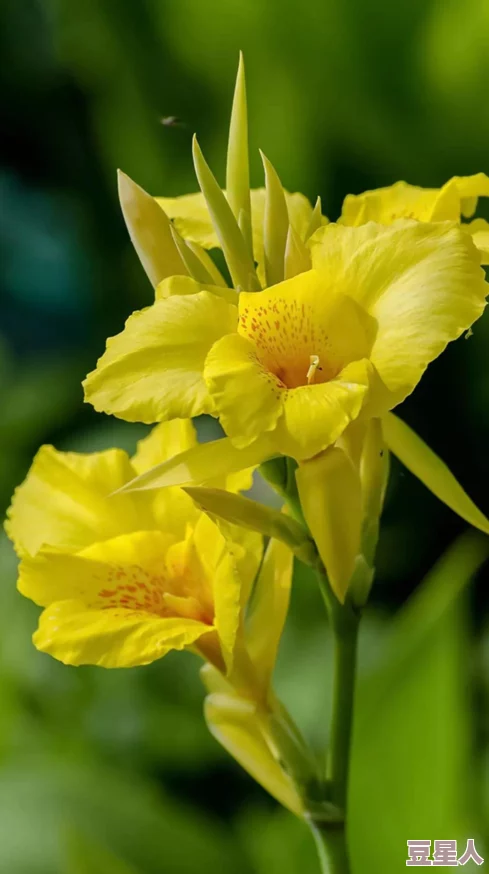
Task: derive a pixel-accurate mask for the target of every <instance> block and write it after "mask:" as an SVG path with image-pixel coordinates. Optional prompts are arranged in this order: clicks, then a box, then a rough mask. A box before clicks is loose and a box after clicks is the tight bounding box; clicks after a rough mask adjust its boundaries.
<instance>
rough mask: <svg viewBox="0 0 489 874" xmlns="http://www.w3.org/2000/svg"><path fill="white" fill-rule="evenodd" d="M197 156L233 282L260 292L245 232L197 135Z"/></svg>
mask: <svg viewBox="0 0 489 874" xmlns="http://www.w3.org/2000/svg"><path fill="white" fill-rule="evenodd" d="M193 156H194V166H195V173H196V175H197V179H198V181H199V185H200V188H201V190H202V194H203V195H204V197H205V199H206V203H207V207H208V210H209V213H210V216H211V219H212V223H213V225H214V228H215V231H216V234H217V236H218V238H219V242H220V244H221V248H222V250H223V252H224V256H225V258H226V262H227V265H228V267H229V272H230V274H231V277H232V280H233V285H234V286H235V288H239V289H241V290H243V291H257V290H258V289H259V288H260V284H259V282H258V278H257V275H256V272H255V265H254V262H253V260H252V258H251V256H250V253H249V252H248V248H247V246H246V243H245V240H244V237H243V234H242V233H241V231H240V229H239V226H238V223H237V221H236V219H235V217H234V215H233V212H232V210H231V207H230V206H229V203H228V202H227V200H226V198H225V196H224V194H223V192H222V191H221V189H220V187H219V185H218V183H217V182H216V179H215V177H214V175H213V173H212V172H211V169H210V167H209V165H208V164H207V162H206V160H205V158H204V156H203V154H202V151H201V149H200V146H199V144H198V142H197V138H196V137H194V140H193Z"/></svg>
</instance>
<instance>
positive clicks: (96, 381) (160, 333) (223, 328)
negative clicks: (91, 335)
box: [84, 291, 237, 424]
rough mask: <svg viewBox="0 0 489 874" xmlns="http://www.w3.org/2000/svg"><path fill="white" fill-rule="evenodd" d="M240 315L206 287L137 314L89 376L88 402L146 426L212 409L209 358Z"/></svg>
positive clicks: (127, 323) (110, 342)
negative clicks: (207, 376) (207, 375)
mask: <svg viewBox="0 0 489 874" xmlns="http://www.w3.org/2000/svg"><path fill="white" fill-rule="evenodd" d="M236 319H237V310H236V307H234V306H233V305H232V304H229V303H227V302H226V301H224V300H222V299H221V298H219V297H217V296H216V295H214V294H212V293H211V292H208V291H202V292H200V293H199V294H192V295H187V296H182V297H180V296H176V297H171V298H169V299H168V300H161V301H157V302H156V303H155V304H154V305H153V306H152V307H148V308H147V309H146V310H141V311H140V312H137V313H134V314H133V315H132V316H130V318H129V319H128V320H127V322H126V326H125V329H124V330H123V331H122V333H120V334H118V335H117V336H115V337H112V338H111V339H109V340H108V341H107V350H106V352H105V354H104V355H103V356H102V358H100V359H99V361H98V363H97V368H96V370H94V371H92V373H90V374H89V375H88V376H87V378H86V380H85V383H84V386H85V396H86V400H87V401H89V402H90V403H92V404H93V406H94V407H95V409H96V410H98V411H99V412H106V413H111V414H113V415H115V416H119V417H120V418H122V419H126V420H127V421H130V422H135V421H139V422H145V423H147V424H151V423H153V422H159V421H164V420H165V419H173V418H187V417H189V418H190V417H192V416H197V415H199V414H201V413H206V412H207V413H209V412H211V411H212V409H213V404H212V401H211V399H210V397H209V394H208V392H207V388H206V385H205V382H204V379H203V376H202V371H203V368H204V362H205V358H206V355H207V353H208V351H209V349H210V348H211V347H212V345H213V343H214V342H215V341H216V340H217V339H219V338H220V337H221V336H222V335H223V334H228V333H229V332H230V331H232V330H234V329H235V327H236Z"/></svg>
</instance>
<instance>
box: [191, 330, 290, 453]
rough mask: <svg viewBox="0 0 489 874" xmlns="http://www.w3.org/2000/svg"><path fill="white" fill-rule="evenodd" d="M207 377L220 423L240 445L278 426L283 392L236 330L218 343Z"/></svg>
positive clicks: (251, 347)
mask: <svg viewBox="0 0 489 874" xmlns="http://www.w3.org/2000/svg"><path fill="white" fill-rule="evenodd" d="M204 376H205V380H206V383H207V386H208V389H209V393H210V395H211V398H212V400H213V403H214V405H215V407H216V408H217V410H218V412H219V419H220V422H221V425H222V426H223V428H224V430H225V431H226V434H228V435H229V436H230V437H232V438H233V439H234V441H235V443H236V445H237V446H240V447H244V446H247V445H249V444H250V443H251V442H252V441H253V440H256V438H257V437H258V436H259V435H260V434H262V433H263V432H266V431H271V430H272V429H273V428H274V427H275V425H276V423H277V419H278V417H279V416H280V413H281V411H282V404H283V391H282V388H281V386H280V383H279V381H278V380H277V378H276V377H275V376H274V375H273V374H272V373H270V372H269V371H268V370H266V369H265V367H263V365H262V364H261V363H260V361H259V360H258V358H257V355H256V352H255V350H254V348H253V346H252V344H251V343H250V341H249V340H247V339H246V338H245V337H241V336H239V335H238V334H236V333H234V334H229V335H228V336H227V337H222V339H221V340H219V341H218V342H217V343H215V344H214V346H213V347H212V349H211V350H210V352H209V354H208V356H207V359H206V362H205V369H204Z"/></svg>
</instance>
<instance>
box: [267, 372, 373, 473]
mask: <svg viewBox="0 0 489 874" xmlns="http://www.w3.org/2000/svg"><path fill="white" fill-rule="evenodd" d="M371 384H372V368H371V366H370V364H369V362H368V361H367V360H366V359H363V360H362V361H354V362H353V363H352V364H349V365H348V366H347V367H345V369H344V370H342V371H341V373H340V374H339V375H338V376H337V377H336V378H335V379H332V380H330V381H329V382H325V383H322V384H319V385H305V386H301V387H300V388H294V389H290V390H289V391H287V392H286V394H285V399H284V408H283V415H282V417H281V419H280V420H279V422H278V424H277V428H276V430H275V432H274V434H273V437H274V439H275V442H276V445H277V448H278V449H279V451H280V452H281V453H283V454H284V455H289V456H292V457H293V458H295V459H297V460H298V461H301V460H304V459H307V458H311V457H312V456H314V455H317V454H318V452H322V450H323V449H326V448H327V447H328V446H331V444H332V443H334V442H335V441H336V440H337V439H338V437H340V435H341V434H342V433H343V431H344V430H345V428H347V427H348V425H349V424H350V422H352V421H353V420H354V419H356V417H357V416H358V415H359V414H360V411H361V409H362V407H363V405H364V404H365V403H366V400H367V398H368V395H369V388H370V386H371Z"/></svg>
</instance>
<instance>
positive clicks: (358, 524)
mask: <svg viewBox="0 0 489 874" xmlns="http://www.w3.org/2000/svg"><path fill="white" fill-rule="evenodd" d="M295 476H296V480H297V487H298V489H299V497H300V499H301V506H302V509H303V511H304V518H305V520H306V522H307V524H308V526H309V528H310V531H311V534H312V536H313V537H314V540H315V542H316V546H317V548H318V551H319V555H320V556H321V559H322V561H323V564H324V567H325V568H326V572H327V574H328V579H329V582H330V584H331V588H332V589H333V592H334V593H335V595H336V597H337V598H338V600H339V601H341V603H342V604H344V602H345V596H346V593H347V590H348V585H349V583H350V580H351V578H352V575H353V570H354V567H355V560H356V557H357V555H358V554H359V553H360V538H361V528H362V490H361V484H360V476H359V473H358V471H357V469H356V468H355V467H354V465H353V464H352V462H351V460H350V458H349V457H348V455H347V454H346V452H344V451H343V450H342V449H340V448H339V447H337V446H330V447H329V449H327V450H326V452H323V453H322V454H321V455H319V456H318V457H317V458H313V459H311V460H310V461H306V462H305V463H304V464H300V465H299V467H298V468H297V471H296V475H295Z"/></svg>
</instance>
